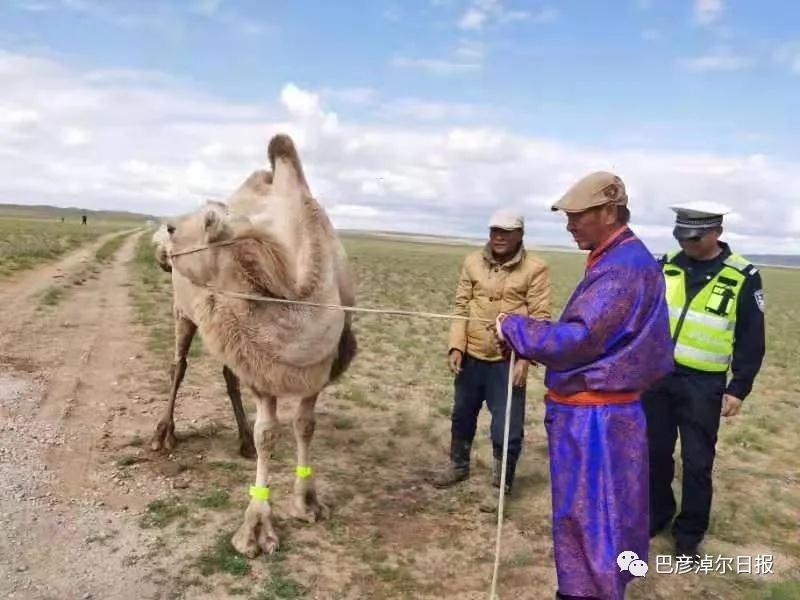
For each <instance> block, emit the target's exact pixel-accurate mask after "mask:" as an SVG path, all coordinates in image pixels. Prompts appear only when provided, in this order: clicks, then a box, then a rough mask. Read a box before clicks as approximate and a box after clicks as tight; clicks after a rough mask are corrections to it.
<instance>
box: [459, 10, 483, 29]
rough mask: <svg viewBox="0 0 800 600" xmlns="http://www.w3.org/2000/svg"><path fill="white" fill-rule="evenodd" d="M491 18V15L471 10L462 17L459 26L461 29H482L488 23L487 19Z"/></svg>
mask: <svg viewBox="0 0 800 600" xmlns="http://www.w3.org/2000/svg"><path fill="white" fill-rule="evenodd" d="M488 18H489V15H488V14H487V13H485V12H483V11H481V10H478V9H477V8H470V9H468V10H467V12H465V13H464V14H463V15H461V18H460V19H459V20H458V26H459V27H460V28H461V29H467V30H470V29H482V28H483V25H484V23H486V19H488Z"/></svg>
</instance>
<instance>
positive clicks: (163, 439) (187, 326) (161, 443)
mask: <svg viewBox="0 0 800 600" xmlns="http://www.w3.org/2000/svg"><path fill="white" fill-rule="evenodd" d="M196 331H197V326H196V325H195V324H194V323H192V322H191V321H190V320H189V319H186V318H184V317H177V316H176V317H175V357H174V360H173V362H172V365H171V367H170V380H171V382H172V387H171V389H170V393H169V402H168V403H167V408H166V410H164V414H163V415H162V417H161V420H160V421H159V422H158V425H157V426H156V431H155V433H154V434H153V439H152V441H151V442H150V448H152V449H153V450H161V448H166V449H167V450H172V449H173V448H174V447H175V442H176V440H175V420H174V413H175V398H176V397H177V395H178V388H180V387H181V382H182V381H183V376H184V375H185V374H186V356H187V355H188V354H189V348H190V347H191V345H192V339H194V334H195V332H196Z"/></svg>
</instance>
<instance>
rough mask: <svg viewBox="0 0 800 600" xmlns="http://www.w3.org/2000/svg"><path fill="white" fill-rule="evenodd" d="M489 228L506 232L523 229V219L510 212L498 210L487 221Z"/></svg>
mask: <svg viewBox="0 0 800 600" xmlns="http://www.w3.org/2000/svg"><path fill="white" fill-rule="evenodd" d="M489 227H490V228H491V227H497V228H498V229H506V230H508V231H511V230H514V229H525V217H523V216H522V215H518V214H517V213H514V212H511V211H510V210H498V211H497V212H495V213H494V214H493V215H492V217H491V219H489Z"/></svg>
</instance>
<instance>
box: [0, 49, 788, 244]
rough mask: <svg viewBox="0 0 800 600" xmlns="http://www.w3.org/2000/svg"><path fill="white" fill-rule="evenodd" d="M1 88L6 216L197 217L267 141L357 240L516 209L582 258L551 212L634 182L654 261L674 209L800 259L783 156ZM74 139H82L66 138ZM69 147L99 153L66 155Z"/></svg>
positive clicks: (80, 80) (43, 81)
mask: <svg viewBox="0 0 800 600" xmlns="http://www.w3.org/2000/svg"><path fill="white" fill-rule="evenodd" d="M0 73H2V74H4V75H3V77H4V94H3V98H2V100H1V101H0V138H1V139H3V144H2V145H0V154H2V156H3V160H2V161H0V201H8V202H23V203H30V204H38V203H52V204H60V205H78V206H84V207H87V208H104V207H108V206H115V207H119V208H121V209H129V210H136V211H141V212H148V213H155V214H174V213H178V212H183V211H187V210H191V209H193V208H195V207H196V206H198V205H199V203H201V202H202V201H204V200H205V199H206V198H216V199H224V198H225V197H226V196H228V195H229V194H230V193H231V192H232V191H233V190H234V189H235V188H236V187H238V185H240V184H241V182H242V181H243V180H244V179H245V178H246V177H247V176H248V175H249V174H250V173H251V172H252V171H253V170H254V169H258V168H263V167H264V166H265V165H266V144H267V142H268V140H269V138H270V137H271V136H272V135H274V134H275V133H277V132H287V133H289V134H290V135H292V136H293V138H294V139H295V141H296V143H297V145H298V148H299V149H300V152H301V157H302V160H303V163H304V167H305V170H306V174H307V176H308V178H309V182H310V185H311V188H312V190H313V191H314V193H315V195H316V196H317V197H318V198H319V200H320V202H321V203H322V204H323V206H325V207H326V209H327V210H329V211H330V214H331V216H332V219H333V220H334V222H335V224H336V225H337V226H339V227H343V228H345V227H346V228H352V227H359V228H371V229H384V230H385V229H392V230H406V231H416V232H420V233H440V234H449V235H456V236H467V235H478V236H481V235H484V234H485V222H486V218H487V216H488V215H489V214H490V213H491V212H492V210H494V209H495V208H497V207H498V206H499V205H511V206H516V207H518V208H519V209H520V210H521V211H522V212H523V213H524V214H525V215H526V217H527V221H528V223H529V224H530V226H529V231H528V237H529V240H530V242H531V243H534V244H563V245H570V241H569V237H568V236H567V234H566V233H565V232H564V222H563V215H559V214H553V213H551V212H550V211H548V210H547V206H549V204H551V203H552V202H553V201H554V200H555V199H557V198H558V197H559V196H560V195H561V194H562V193H563V192H564V190H565V189H567V187H568V186H569V185H570V184H572V183H573V182H574V181H575V180H576V179H577V178H579V177H581V176H582V175H584V174H586V173H587V172H589V171H592V170H596V169H610V170H614V171H615V172H617V173H619V174H620V176H622V177H623V179H624V180H625V182H626V184H627V186H628V189H629V192H630V198H631V209H632V212H633V227H634V229H636V230H637V231H639V232H640V233H641V235H642V236H643V238H644V239H645V241H646V242H647V243H648V244H649V245H650V247H651V248H652V249H653V250H654V251H663V250H666V249H668V248H671V247H674V241H672V240H671V239H670V231H671V226H672V220H673V218H674V215H673V213H672V212H671V211H670V210H669V209H668V208H667V207H668V206H669V205H670V204H672V203H674V202H686V201H690V200H697V199H715V200H719V201H724V202H725V203H727V204H730V205H731V206H733V207H734V209H735V213H736V214H735V215H732V218H730V219H729V220H728V223H729V227H728V228H727V229H726V231H729V232H730V233H727V234H726V235H728V236H729V239H731V240H732V241H733V240H735V242H736V249H737V250H738V251H740V252H743V253H748V252H753V251H778V250H780V251H784V252H787V251H796V252H800V241H798V236H797V233H798V228H799V227H800V214H798V208H797V206H798V201H797V197H796V190H798V189H800V163H797V162H791V161H781V160H778V159H776V158H774V157H771V156H766V155H762V154H753V155H746V154H745V155H741V156H730V155H726V156H718V155H714V154H711V153H688V152H675V151H658V150H652V149H650V150H647V151H644V150H635V149H629V150H625V149H622V150H620V149H610V148H608V147H602V146H601V147H586V146H581V145H578V144H571V143H565V142H562V141H559V140H554V139H549V138H542V137H536V136H534V135H523V134H521V133H519V132H516V131H512V130H508V129H503V128H498V127H491V126H476V125H474V124H471V122H470V121H469V119H470V115H469V114H465V115H464V117H465V119H466V120H467V121H468V122H466V123H459V124H458V126H453V125H452V124H449V123H448V121H447V120H443V121H438V120H433V121H429V122H427V123H425V125H424V126H419V125H416V124H415V122H414V121H411V120H409V119H407V118H405V117H403V116H402V115H400V114H398V116H397V117H396V118H394V119H391V118H388V117H387V118H385V119H382V120H380V121H367V120H365V116H363V114H366V113H363V114H362V116H360V117H359V118H358V119H357V120H354V121H351V120H347V119H340V118H339V116H338V115H337V114H336V113H335V112H333V111H332V110H331V109H330V108H329V107H328V106H327V105H326V101H325V99H326V97H327V96H326V94H324V93H322V91H316V90H309V89H303V88H302V87H300V86H298V85H297V84H293V83H287V84H286V85H285V86H284V87H283V89H282V91H281V92H280V94H276V97H275V100H274V101H273V102H270V103H267V105H265V106H261V105H258V106H256V105H248V104H240V103H234V102H230V101H226V100H224V99H220V98H213V97H207V96H202V95H199V94H198V93H197V92H194V91H190V90H189V89H188V88H184V87H182V86H180V85H177V84H175V83H169V79H168V78H163V79H159V78H157V77H153V74H152V73H150V74H148V73H144V74H143V75H142V78H141V80H137V78H136V72H135V71H131V72H127V73H126V76H125V77H121V78H116V79H114V78H111V79H109V78H108V77H97V76H95V74H94V73H85V72H81V71H79V70H76V69H74V68H70V67H68V66H66V65H64V64H62V63H59V62H57V61H53V60H45V59H37V58H31V57H26V56H19V55H10V54H1V55H0ZM401 100H403V99H396V100H395V99H388V100H387V102H386V103H385V104H386V105H387V106H391V104H392V103H393V102H396V103H399V104H401V105H402V102H401ZM412 101H417V102H423V101H421V100H414V99H405V102H406V104H407V106H411V103H412ZM425 102H429V103H431V105H432V106H433V105H435V102H434V101H432V100H427V101H425ZM442 104H443V105H445V104H446V103H442ZM382 105H383V103H381V104H380V105H379V106H382ZM438 110H439V109H438V108H437V109H435V110H433V109H432V114H433V116H438V115H440V114H441V112H438V113H437V111H438ZM441 110H445V108H444V107H442V109H441ZM476 110H478V109H476ZM482 117H483V113H482V112H480V110H478V112H477V113H476V116H475V120H476V121H478V120H479V119H481V120H482ZM65 129H67V130H69V129H75V131H73V132H72V133H68V134H67V135H66V138H64V137H61V136H62V135H64V134H65V131H64V130H65ZM78 131H80V132H83V133H77V132H78ZM54 136H55V140H54ZM64 139H71V140H72V141H73V142H75V141H85V142H86V143H84V145H82V146H80V148H79V150H80V151H74V152H72V151H70V152H65V150H64V147H63V145H61V144H60V143H58V142H59V141H63V140H64ZM54 141H55V142H56V143H54Z"/></svg>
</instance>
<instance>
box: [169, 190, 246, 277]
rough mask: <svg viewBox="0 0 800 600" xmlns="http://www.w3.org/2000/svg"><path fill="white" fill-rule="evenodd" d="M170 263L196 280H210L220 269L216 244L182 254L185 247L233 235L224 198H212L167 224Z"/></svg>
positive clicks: (197, 246) (206, 243)
mask: <svg viewBox="0 0 800 600" xmlns="http://www.w3.org/2000/svg"><path fill="white" fill-rule="evenodd" d="M167 233H168V235H169V244H168V248H169V252H170V253H171V255H172V256H171V259H170V260H171V263H172V264H173V265H175V268H176V269H177V270H178V271H180V272H181V273H182V274H184V275H185V276H187V277H189V278H190V279H192V280H194V281H209V280H211V279H212V278H213V277H214V276H215V275H216V271H217V261H216V256H217V252H216V251H214V249H213V248H209V249H203V250H199V251H198V252H191V253H188V254H181V252H185V251H186V250H191V249H194V248H203V247H205V246H207V245H208V244H213V243H214V242H220V241H223V240H225V239H229V238H230V237H231V236H232V230H231V226H230V224H229V218H228V209H227V206H225V204H223V203H221V202H214V201H212V200H209V201H207V202H206V204H205V206H203V207H201V208H200V209H199V210H197V211H195V212H193V213H191V214H189V215H186V216H185V217H183V218H181V219H178V220H176V221H174V222H173V223H170V224H168V225H167Z"/></svg>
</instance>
